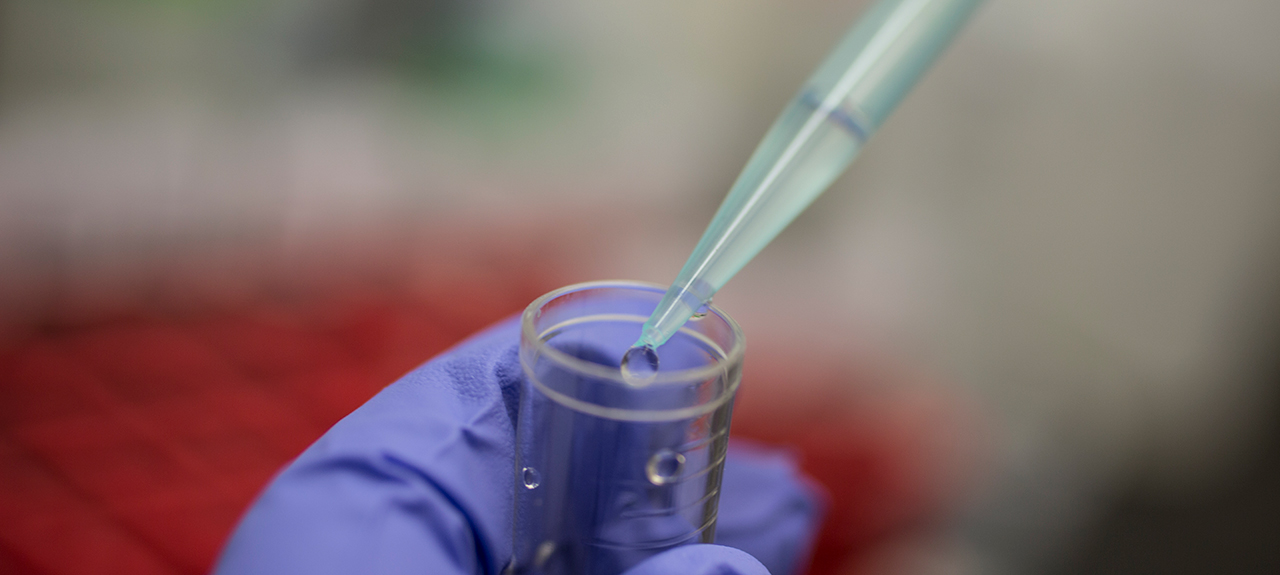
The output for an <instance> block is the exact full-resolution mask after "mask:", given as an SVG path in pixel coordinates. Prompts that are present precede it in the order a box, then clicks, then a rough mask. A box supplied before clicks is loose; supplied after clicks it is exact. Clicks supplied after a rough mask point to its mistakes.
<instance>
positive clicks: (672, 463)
mask: <svg viewBox="0 0 1280 575" xmlns="http://www.w3.org/2000/svg"><path fill="white" fill-rule="evenodd" d="M683 472H684V455H683V454H680V453H676V452H674V451H671V450H670V449H662V450H659V451H658V452H657V453H655V454H653V457H650V458H649V464H648V465H645V466H644V474H645V476H646V477H648V478H649V483H652V484H654V485H666V484H668V483H673V482H675V481H676V480H677V479H679V478H680V474H681V473H683Z"/></svg>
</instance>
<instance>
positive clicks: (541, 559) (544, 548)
mask: <svg viewBox="0 0 1280 575" xmlns="http://www.w3.org/2000/svg"><path fill="white" fill-rule="evenodd" d="M555 552H556V544H555V542H554V541H543V542H542V543H541V544H539V545H538V549H537V550H536V551H534V552H533V566H534V567H537V568H539V569H541V568H543V567H545V566H546V565H547V560H548V559H551V556H552V555H553V554H555Z"/></svg>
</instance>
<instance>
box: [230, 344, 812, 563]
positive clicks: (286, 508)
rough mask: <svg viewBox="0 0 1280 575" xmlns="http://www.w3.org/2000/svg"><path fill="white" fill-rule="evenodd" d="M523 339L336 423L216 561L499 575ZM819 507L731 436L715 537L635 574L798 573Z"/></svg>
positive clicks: (780, 463) (781, 463)
mask: <svg viewBox="0 0 1280 575" xmlns="http://www.w3.org/2000/svg"><path fill="white" fill-rule="evenodd" d="M518 345H519V323H518V321H516V320H507V321H504V322H502V323H499V324H497V325H495V326H493V327H491V328H489V329H487V330H485V331H484V332H481V333H480V334H477V335H476V336H474V337H472V338H470V339H469V340H467V341H465V342H463V343H461V344H459V345H458V346H456V347H454V348H453V349H451V350H449V351H447V352H445V353H443V354H441V355H440V356H439V357H436V358H435V359H433V360H431V361H430V362H428V363H426V364H425V365H423V366H421V367H419V368H418V369H416V370H414V371H413V372H411V373H409V374H408V375H406V376H405V377H403V378H401V379H400V380H399V381H397V382H396V383H394V384H392V385H390V386H388V387H387V388H386V389H384V390H383V391H382V392H381V393H379V394H378V395H377V396H375V397H374V398H373V399H371V400H369V402H368V403H366V404H364V405H363V406H361V407H360V408H359V409H357V410H355V411H354V412H352V413H351V415H348V416H347V417H346V418H344V419H343V420H342V421H339V422H338V423H337V424H336V425H334V426H333V428H332V429H330V430H329V431H328V432H327V433H325V434H324V436H323V437H321V438H320V439H319V440H318V441H316V443H315V444H314V445H312V446H311V447H310V448H308V449H307V450H306V451H304V452H303V453H302V455H300V456H299V457H298V458H297V459H296V460H294V461H293V463H291V464H290V465H289V466H288V467H286V468H285V469H284V471H282V472H281V473H280V474H279V475H278V476H277V477H276V478H275V479H274V480H273V481H272V482H271V484H270V485H269V486H268V487H267V489H266V490H265V491H264V492H263V493H262V495H261V496H259V498H258V500H257V501H256V502H255V503H254V504H253V506H252V507H251V508H250V509H249V511H248V512H247V513H246V514H245V516H244V518H243V519H242V520H241V522H240V525H239V526H238V527H237V528H236V530H235V532H234V533H233V534H232V536H231V539H230V540H229V541H228V543H227V546H226V548H225V549H224V550H223V552H222V556H221V558H220V559H219V561H218V564H217V567H216V568H215V570H214V572H215V573H218V574H226V575H229V574H259V573H260V574H264V575H265V574H273V575H275V574H289V573H306V574H326V573H387V574H391V573H433V574H441V575H480V574H486V575H496V574H498V573H500V572H501V571H502V569H503V567H504V566H505V565H506V563H507V561H508V560H509V559H510V557H511V508H512V499H511V498H512V489H513V485H514V483H513V482H514V479H513V477H512V466H513V463H512V460H513V444H514V437H515V428H514V426H513V419H514V416H515V413H516V407H517V402H518V397H517V394H518V392H519V389H520V378H522V377H523V374H522V372H521V368H520V361H519V358H518V354H517V348H518ZM821 508H822V495H821V494H820V493H819V491H818V490H816V489H815V488H814V487H812V485H811V484H810V483H808V482H807V481H806V480H804V479H803V478H802V477H801V476H800V475H799V472H798V471H797V470H796V468H795V465H794V463H793V462H792V461H791V460H790V459H789V458H788V457H786V456H784V455H782V454H780V453H777V452H768V451H765V450H762V449H761V448H743V446H739V445H737V442H733V441H731V442H730V451H729V459H728V462H727V463H726V467H725V474H724V479H723V489H722V494H721V498H720V519H719V528H718V533H719V534H720V536H719V538H718V541H719V542H720V543H721V544H722V545H693V546H686V547H681V548H678V549H674V550H671V551H668V552H666V553H662V554H660V555H658V556H655V557H653V558H651V559H649V560H648V561H645V562H643V563H641V564H640V565H637V566H636V567H635V568H633V569H632V570H631V571H630V572H629V574H633V575H647V574H656V573H682V574H693V575H697V574H699V573H706V574H708V575H710V574H716V575H732V574H741V575H748V574H750V575H756V574H761V573H764V572H765V571H763V569H764V568H767V569H768V571H769V572H771V573H773V574H774V575H788V574H791V573H794V572H795V571H796V569H798V568H799V567H800V566H801V565H802V563H803V562H804V561H805V560H806V559H807V555H808V551H809V549H810V547H811V542H812V540H813V537H814V535H815V533H816V530H817V524H818V521H819V519H820V516H821ZM724 546H729V547H733V548H736V549H740V550H742V551H745V552H746V553H741V552H738V551H735V550H734V549H728V548H726V547H724ZM748 554H750V555H748ZM752 557H755V558H756V559H759V562H757V561H756V560H755V559H753V558H752ZM762 563H763V566H762V565H761V564H762Z"/></svg>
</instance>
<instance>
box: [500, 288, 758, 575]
mask: <svg viewBox="0 0 1280 575" xmlns="http://www.w3.org/2000/svg"><path fill="white" fill-rule="evenodd" d="M665 291H666V288H665V287H663V286H658V285H652V284H644V283H638V282H626V281H609V282H592V283H585V284H577V285H572V286H568V287H565V288H561V289H558V290H555V291H553V292H551V293H548V294H546V295H544V296H542V297H541V298H538V299H537V300H536V301H534V302H533V303H532V304H530V305H529V307H528V308H527V309H526V310H525V312H524V315H523V317H522V321H521V324H522V325H521V335H520V363H521V366H522V367H523V369H524V375H525V377H524V381H523V385H522V389H521V397H520V402H519V416H518V423H517V426H516V427H517V430H516V449H515V501H514V502H515V508H514V515H513V531H512V533H513V541H514V548H513V558H512V563H511V565H510V567H509V569H508V572H509V573H516V574H521V575H534V574H536V575H559V574H570V573H572V574H590V575H616V574H619V573H622V572H623V571H625V570H626V569H628V568H630V567H632V566H633V565H635V564H637V563H639V562H641V561H643V560H645V559H647V558H649V557H651V556H653V555H655V554H657V553H660V552H662V551H665V550H667V549H671V548H673V547H676V546H679V545H684V544H688V543H711V542H713V541H714V540H715V529H716V514H717V506H718V504H719V499H720V478H721V474H722V472H723V469H724V457H725V449H726V445H727V443H728V439H729V420H730V416H731V414H732V412H733V398H734V394H735V393H736V392H737V389H738V383H739V381H740V380H741V374H742V357H743V349H744V341H743V337H742V330H741V329H740V328H739V327H738V325H737V324H736V323H735V322H734V321H733V320H732V319H731V318H729V316H727V315H725V314H724V313H723V312H722V311H720V310H719V309H717V308H715V307H713V306H707V308H705V309H704V310H702V311H704V312H705V314H704V315H702V316H701V317H699V318H697V319H694V320H692V321H690V322H689V323H687V324H685V326H684V327H682V328H681V329H680V331H679V332H678V333H677V334H676V335H675V336H673V337H672V338H671V339H670V340H668V341H667V343H666V344H665V345H663V346H662V347H660V348H659V349H658V350H657V354H658V355H657V358H658V361H657V365H656V366H652V367H653V368H654V369H652V370H649V369H630V370H628V369H624V368H623V365H622V358H623V356H624V354H626V353H627V351H628V350H629V348H631V344H632V343H633V342H634V341H635V340H636V338H637V337H638V336H639V334H640V329H641V326H643V325H644V322H645V320H646V319H648V317H649V315H650V314H652V313H653V310H654V308H655V307H656V306H657V304H658V301H659V300H660V299H661V298H662V295H663V293H664V292H665ZM633 367H634V366H633ZM645 367H646V368H647V367H649V366H647V365H646V366H645Z"/></svg>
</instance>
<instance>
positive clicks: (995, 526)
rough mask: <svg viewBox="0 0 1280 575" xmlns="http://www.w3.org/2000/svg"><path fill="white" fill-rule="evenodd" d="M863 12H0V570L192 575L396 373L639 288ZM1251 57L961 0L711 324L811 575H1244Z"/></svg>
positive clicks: (1106, 9) (1260, 156)
mask: <svg viewBox="0 0 1280 575" xmlns="http://www.w3.org/2000/svg"><path fill="white" fill-rule="evenodd" d="M866 5H867V2H865V1H860V0H859V1H848V2H836V1H832V0H804V1H800V2H782V1H780V0H772V1H770V0H751V1H722V0H703V1H693V2H690V1H687V0H686V1H681V2H676V1H669V0H647V1H626V2H621V1H619V2H590V1H587V0H527V1H524V2H506V1H500V0H469V1H468V0H0V518H3V521H2V522H0V572H5V573H41V574H45V573H47V574H61V573H117V572H132V573H201V572H204V571H206V570H207V569H208V568H209V566H210V565H211V563H212V561H213V559H214V557H215V556H216V553H217V551H218V549H219V547H220V545H221V544H222V541H223V539H224V538H225V536H226V535H227V532H228V531H229V529H230V528H231V527H232V525H233V524H234V522H235V521H236V519H237V517H238V516H239V514H240V513H241V511H242V510H243V509H244V507H245V506H246V505H247V504H248V503H249V502H250V501H251V500H252V497H253V496H254V494H255V493H256V492H257V491H258V490H259V489H260V488H261V487H262V485H263V484H264V483H265V482H266V481H267V480H268V479H269V477H270V476H271V474H272V473H273V472H274V471H275V470H276V469H278V468H279V467H280V466H282V465H283V464H284V463H285V462H286V461H287V460H288V459H289V458H291V457H293V456H294V455H296V454H297V453H299V452H300V451H301V450H302V449H303V448H304V447H305V446H306V445H308V444H309V443H310V442H311V441H313V440H314V439H315V438H316V437H318V436H319V435H320V434H321V433H323V431H324V430H325V429H327V427H328V426H329V425H331V424H332V423H333V422H335V421H337V419H339V418H341V417H342V416H343V415H344V414H345V413H347V412H349V411H350V410H351V409H354V408H355V407H356V406H358V405H359V404H360V403H362V402H363V401H364V400H365V399H367V398H368V397H370V396H371V395H372V394H373V393H376V392H377V390H379V389H380V388H381V387H382V386H385V385H386V384H388V383H390V382H391V381H394V380H395V379H396V378H397V377H398V376H399V375H401V374H403V373H404V372H406V371H408V370H409V369H412V367H414V366H415V365H417V364H419V363H421V362H422V361H425V360H426V359H428V358H429V357H431V356H432V355H434V354H435V353H437V352H439V351H441V350H443V349H445V348H446V347H448V346H449V345H451V344H452V343H455V342H456V341H459V340H460V339H461V338H463V337H465V336H466V335H467V334H469V333H471V332H473V331H475V330H477V329H479V328H481V327H483V326H484V325H486V324H488V323H490V322H492V321H494V320H496V319H498V318H501V317H504V316H506V315H508V314H511V313H514V312H516V311H518V310H520V309H522V308H523V307H524V306H525V305H526V304H527V303H528V302H529V301H531V300H532V299H533V298H535V297H536V296H538V295H540V294H542V293H544V292H546V291H548V290H550V289H553V288H555V287H558V286H561V285H565V284H568V283H573V282H578V281H586V280H592V279H605V278H630V279H641V280H648V281H652V282H656V283H667V282H670V281H671V280H672V279H673V278H674V276H675V273H676V272H677V271H678V269H679V267H680V266H681V265H682V264H683V262H684V259H685V258H686V257H687V256H688V253H689V251H690V250H691V249H692V246H693V245H694V243H695V242H696V240H697V238H698V236H699V235H700V234H701V232H702V230H703V228H704V226H705V225H706V223H707V222H708V221H709V219H710V217H711V215H712V213H713V212H714V210H715V208H716V206H717V205H718V203H719V201H720V199H722V198H723V196H724V194H725V192H726V191H727V190H728V188H729V185H730V184H731V183H732V181H733V179H734V177H735V176H736V175H737V172H738V170H739V169H740V168H741V167H742V165H743V164H744V163H745V161H746V158H747V156H748V155H749V154H750V152H751V151H752V149H753V148H754V146H755V144H756V143H757V142H758V141H759V138H760V137H761V136H762V135H763V133H764V131H765V130H766V128H767V127H768V125H769V124H770V123H771V122H772V120H773V118H774V117H775V115H776V114H777V113H778V112H779V111H780V110H781V108H782V106H783V105H784V103H785V102H786V101H787V99H788V98H790V96H791V95H792V94H793V92H794V91H795V90H796V89H797V87H798V86H799V84H800V83H801V82H802V81H803V79H804V78H805V77H807V75H808V74H809V72H810V71H811V70H812V68H813V67H814V66H815V65H816V63H817V62H818V61H819V60H820V59H821V58H822V56H823V55H824V54H825V53H826V51H827V50H828V49H830V47H831V46H832V45H833V44H834V42H835V41H836V39H837V38H838V37H839V36H840V35H841V34H842V33H843V31H844V30H845V29H846V28H847V27H848V25H849V24H850V23H852V22H853V21H854V20H855V19H856V17H857V15H858V14H859V13H860V12H861V11H862V10H863V9H864V8H865V7H866ZM1277 23H1280V3H1276V2H1272V1H1269V0H1224V1H1221V2H1212V3H1207V2H1193V1H1191V0H1176V1H1175V0H1163V1H1156V0H1078V1H1075V2H1059V3H1047V2H1032V1H1028V0H989V2H987V4H986V5H985V6H984V7H983V8H982V9H981V10H980V11H979V12H978V14H977V16H976V17H975V19H974V20H973V22H971V24H970V26H969V27H968V29H967V30H966V31H965V32H964V33H962V35H961V36H960V38H959V40H958V41H957V43H956V44H955V45H954V46H953V47H952V48H951V49H950V51H949V52H948V53H947V54H945V55H944V56H943V58H942V59H940V60H939V62H938V64H937V65H936V67H935V68H934V70H933V71H932V72H930V73H929V74H928V75H927V76H926V77H925V79H924V80H923V81H922V82H921V84H920V85H919V86H918V87H917V88H916V90H915V92H914V93H913V94H912V95H911V96H910V97H909V98H908V99H907V101H906V102H905V103H904V104H903V105H902V106H901V107H900V108H899V110H898V111H897V112H896V113H895V115H894V116H893V117H892V118H891V119H890V120H889V121H888V123H887V124H886V125H885V126H884V128H883V129H882V130H881V132H880V133H879V134H878V135H877V136H876V137H875V139H873V140H872V142H871V144H870V145H869V146H868V147H867V148H866V150H865V151H864V152H863V154H862V157H861V158H860V159H859V160H857V162H856V163H855V164H854V165H853V167H852V169H850V171H849V173H847V174H846V175H845V176H844V177H843V178H842V179H841V180H839V181H837V182H836V184H835V185H834V186H833V187H832V188H831V190H830V191H828V192H827V194H826V195H825V196H823V197H822V198H820V199H819V200H818V201H817V202H816V203H815V204H814V206H813V207H812V209H810V210H809V211H808V212H807V213H805V214H804V215H802V216H801V217H800V218H799V219H798V220H797V221H796V222H795V223H794V224H793V225H792V226H791V228H790V229H788V230H787V231H785V232H784V233H783V234H782V235H781V236H780V237H779V238H778V239H777V240H776V241H775V242H774V244H773V245H772V246H770V247H769V248H767V249H766V250H765V251H764V252H763V253H762V254H761V255H760V256H759V257H758V258H757V259H756V261H755V262H753V263H752V264H751V265H749V266H748V267H747V268H746V269H745V270H744V271H743V272H742V273H741V274H739V276H738V277H737V278H735V279H734V280H733V281H732V282H730V284H729V285H728V286H727V287H726V289H725V290H724V291H722V292H721V294H719V295H718V296H717V303H718V304H719V305H720V306H721V307H722V308H724V309H725V310H727V311H728V312H729V313H731V314H732V315H733V316H734V317H736V318H737V319H738V320H739V321H740V323H742V325H743V327H744V329H745V330H746V333H747V335H748V338H749V339H750V341H751V345H750V352H749V353H748V359H747V364H746V371H745V376H744V383H743V389H742V392H741V395H740V397H739V406H740V407H739V409H738V412H737V414H736V417H735V422H734V433H735V434H736V435H739V436H744V437H752V438H755V439H757V440H760V441H764V442H768V443H773V444H778V445H787V446H790V447H791V448H792V449H794V450H795V451H796V453H797V454H798V455H799V456H800V457H801V458H802V462H803V465H804V466H805V468H806V469H807V470H808V471H809V472H810V473H811V474H812V475H814V477H815V478H816V479H817V480H818V481H819V482H821V483H822V484H823V485H824V486H825V487H826V489H827V490H828V491H829V492H830V494H831V511H830V512H829V515H828V517H827V521H826V524H825V525H824V528H823V532H822V536H821V538H820V540H819V541H818V542H817V544H816V547H815V549H814V554H813V559H812V562H811V563H812V564H811V566H810V572H811V573H813V574H815V575H816V574H841V575H853V574H899V573H901V574H907V573H919V574H934V573H938V574H943V573H946V574H952V573H956V574H968V573H995V574H1003V573H1080V572H1088V573H1146V572H1151V573H1156V572H1158V573H1204V572H1214V573H1275V572H1280V549H1278V548H1277V546H1276V542H1277V541H1280V371H1278V370H1277V368H1280V360H1277V357H1280V355H1278V354H1277V353H1276V352H1277V351H1280V297H1278V296H1277V294H1280V226H1277V225H1276V222H1277V221H1280V193H1278V192H1280V34H1276V33H1275V29H1276V25H1277Z"/></svg>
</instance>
